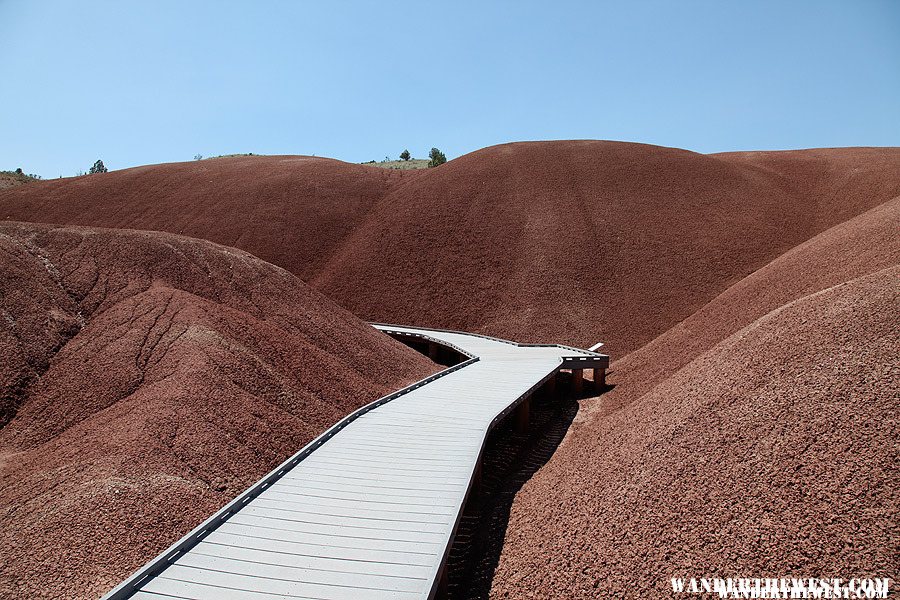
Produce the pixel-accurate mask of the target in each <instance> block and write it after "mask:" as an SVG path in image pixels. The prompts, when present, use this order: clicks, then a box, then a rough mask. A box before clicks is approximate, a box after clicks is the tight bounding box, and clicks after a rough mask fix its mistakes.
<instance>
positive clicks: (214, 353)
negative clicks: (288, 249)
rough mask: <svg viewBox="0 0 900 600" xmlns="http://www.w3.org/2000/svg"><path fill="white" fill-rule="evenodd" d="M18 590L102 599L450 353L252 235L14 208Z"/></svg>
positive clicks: (4, 251) (8, 410)
mask: <svg viewBox="0 0 900 600" xmlns="http://www.w3.org/2000/svg"><path fill="white" fill-rule="evenodd" d="M0 356H2V361H0V392H2V394H0V398H2V404H0V597H3V598H38V597H39V598H67V599H68V598H96V597H97V596H98V595H99V594H101V593H103V592H105V591H107V590H109V589H110V588H112V587H113V586H114V585H116V584H117V583H118V582H119V581H121V580H122V579H123V578H124V577H126V576H127V575H129V574H130V573H131V572H132V571H133V570H134V569H135V568H137V567H138V566H139V565H141V564H143V563H144V562H145V561H147V560H148V559H149V558H151V557H152V556H154V555H155V554H157V553H158V552H161V551H162V550H163V549H164V548H166V547H167V546H168V545H169V544H171V543H173V542H174V541H175V540H177V539H178V538H179V537H181V536H182V535H184V534H185V533H187V532H188V531H189V530H190V529H191V528H192V527H194V526H195V525H197V524H198V523H200V522H201V521H202V520H203V519H205V518H206V517H207V516H209V514H211V513H212V512H213V511H214V510H216V509H217V508H218V507H219V506H221V505H222V504H224V503H225V502H227V501H228V500H230V499H231V498H233V497H234V496H235V495H237V494H238V493H239V492H241V491H243V489H245V488H246V487H247V486H249V485H250V484H251V483H252V482H254V481H256V480H257V479H258V478H259V477H260V476H262V475H263V474H264V473H265V472H267V471H268V470H269V469H271V468H273V467H274V466H275V465H276V464H278V463H279V462H280V461H282V460H283V459H285V458H286V457H287V456H289V455H290V454H291V453H293V452H295V451H296V450H298V449H299V448H301V447H302V446H303V445H304V444H305V443H306V442H308V441H309V440H310V439H311V438H313V437H314V436H315V435H317V434H318V433H320V432H321V431H323V430H324V429H326V428H327V427H328V426H330V425H331V424H333V423H334V422H335V421H337V420H338V419H339V418H341V417H342V416H344V415H345V414H347V413H348V412H350V411H352V410H353V409H355V408H356V407H358V406H360V405H362V404H364V403H367V402H369V401H372V400H374V399H375V398H377V397H379V396H381V395H383V394H385V393H386V392H388V391H393V390H394V389H397V388H399V387H402V386H403V385H405V384H407V383H411V382H412V381H415V380H418V379H420V378H422V377H424V376H426V375H428V374H430V373H431V372H433V371H434V370H436V369H437V367H436V366H435V365H434V364H432V363H430V362H429V361H428V360H427V359H425V358H424V357H423V356H421V355H420V354H418V353H416V352H414V351H412V350H409V349H408V348H406V347H405V346H402V345H400V344H399V343H397V342H394V341H393V340H391V339H390V338H388V337H387V336H384V335H382V334H380V333H378V332H377V331H375V330H374V329H372V328H371V327H369V326H368V325H366V324H364V323H362V322H361V321H360V320H359V319H357V318H356V317H354V316H353V315H351V314H350V313H348V312H347V311H345V310H343V309H341V308H339V307H338V306H336V305H335V304H334V303H333V302H331V301H329V300H328V299H327V298H325V297H323V296H322V295H321V294H319V293H318V292H316V291H314V290H311V289H310V288H309V287H308V286H307V285H306V284H304V283H303V282H302V281H300V280H299V279H298V278H297V277H296V276H294V275H292V274H291V273H289V272H287V271H285V270H283V269H281V268H278V267H275V266H273V265H271V264H268V263H265V262H263V261H261V260H259V259H257V258H255V257H253V256H251V255H249V254H247V253H246V252H244V251H241V250H235V249H233V248H227V247H223V246H219V245H216V244H213V243H210V242H207V241H201V240H195V239H190V238H184V237H181V236H176V235H171V234H167V233H155V232H137V231H127V230H119V231H115V230H104V229H94V228H77V227H64V228H56V227H51V226H45V225H33V224H26V223H0Z"/></svg>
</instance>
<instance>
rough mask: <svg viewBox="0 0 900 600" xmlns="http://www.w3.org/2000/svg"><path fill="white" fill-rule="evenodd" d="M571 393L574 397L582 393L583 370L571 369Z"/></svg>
mask: <svg viewBox="0 0 900 600" xmlns="http://www.w3.org/2000/svg"><path fill="white" fill-rule="evenodd" d="M572 392H573V393H574V394H575V395H576V396H581V394H582V393H583V392H584V369H572Z"/></svg>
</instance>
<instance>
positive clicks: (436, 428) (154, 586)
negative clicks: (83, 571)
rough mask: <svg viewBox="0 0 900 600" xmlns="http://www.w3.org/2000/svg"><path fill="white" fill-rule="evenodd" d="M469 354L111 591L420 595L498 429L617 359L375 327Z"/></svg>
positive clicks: (270, 599) (437, 584)
mask: <svg viewBox="0 0 900 600" xmlns="http://www.w3.org/2000/svg"><path fill="white" fill-rule="evenodd" d="M374 326H375V327H376V328H378V329H380V330H381V331H383V332H385V333H387V334H389V335H392V336H394V337H396V338H398V339H401V340H405V341H407V342H409V343H411V344H416V343H419V344H423V345H426V348H428V349H429V351H430V353H431V354H432V355H433V356H435V355H437V354H439V353H440V354H442V355H443V357H446V356H448V355H451V356H456V357H458V358H457V360H458V361H461V362H457V364H455V365H453V366H451V367H449V368H447V369H445V370H443V371H441V372H439V373H436V374H435V375H432V376H430V377H427V378H426V379H423V380H421V381H419V382H417V383H415V384H413V385H411V386H408V387H406V388H403V389H402V390H398V391H397V392H394V393H392V394H389V395H387V396H385V397H383V398H380V399H379V400H376V401H375V402H372V403H371V404H368V405H366V406H364V407H362V408H360V409H359V410H357V411H355V412H354V413H352V414H350V415H348V416H347V417H345V418H344V419H342V420H341V421H339V422H338V423H336V424H335V425H334V426H332V427H331V428H330V429H328V430H327V431H326V432H324V433H323V434H322V435H320V436H319V437H317V438H316V439H315V440H313V441H312V442H310V443H309V444H308V445H307V446H305V447H304V448H303V449H301V450H300V451H299V452H297V453H296V454H295V455H294V456H292V457H290V458H289V459H288V460H287V461H285V462H284V463H282V464H281V465H280V466H278V467H277V468H276V469H275V470H273V471H272V472H271V473H269V474H268V475H266V476H265V477H263V478H262V479H261V480H260V481H259V482H257V483H256V484H254V485H253V486H251V487H250V488H249V489H248V490H247V491H246V492H244V493H243V494H241V495H240V496H238V497H237V498H235V499H234V500H232V501H231V502H230V503H228V504H227V505H226V506H225V507H223V508H222V509H221V510H220V511H218V512H217V513H216V514H214V515H213V516H211V517H210V518H209V519H207V520H206V521H205V522H204V523H202V524H201V525H200V526H198V527H197V528H195V529H194V530H193V531H192V532H191V533H189V534H188V535H187V536H185V537H184V538H182V539H181V540H180V541H178V542H177V543H175V544H174V545H172V546H171V547H170V548H169V549H168V550H166V551H165V552H163V553H162V554H160V555H159V556H158V557H156V558H155V559H153V560H152V561H150V562H149V563H147V564H146V565H145V566H144V567H142V568H141V569H139V570H138V571H137V572H136V573H135V574H134V575H132V576H131V577H129V578H128V579H127V580H126V581H124V582H122V584H120V585H119V586H118V587H116V588H115V589H114V590H112V591H111V592H109V593H108V594H107V595H106V596H105V597H104V599H105V600H122V599H124V598H135V599H141V600H162V599H165V598H184V599H192V600H200V599H208V598H216V599H222V600H230V599H236V598H242V599H244V598H246V599H259V600H274V599H276V598H277V599H284V598H291V599H296V598H310V599H317V600H351V599H357V598H367V599H372V600H380V599H389V598H390V599H400V600H415V599H426V598H434V597H436V596H439V595H440V593H441V591H442V590H441V584H442V574H443V567H444V564H445V561H446V558H447V555H448V553H449V551H450V547H451V545H452V543H453V539H454V536H455V533H456V529H457V526H458V524H459V520H460V517H461V515H462V513H463V508H464V506H465V503H466V500H467V498H468V497H469V495H470V494H471V493H472V490H473V488H474V487H475V486H477V484H478V478H479V473H480V464H481V453H482V450H483V447H484V442H485V440H486V438H487V435H488V433H489V432H490V431H491V429H493V428H494V427H495V426H496V425H497V424H498V423H499V422H501V420H503V419H504V418H506V417H508V416H510V414H511V413H513V412H514V411H515V413H516V414H517V415H518V418H519V419H520V420H521V419H523V418H524V419H527V414H528V413H527V410H528V402H529V398H530V396H531V394H532V393H533V392H534V391H535V390H537V389H538V388H539V387H540V386H542V385H544V384H545V382H548V381H552V380H555V377H556V373H557V372H558V371H559V370H560V369H572V370H573V375H575V376H576V377H575V378H574V379H575V380H576V381H577V382H579V383H580V381H581V374H582V372H583V370H584V369H595V373H597V374H602V373H603V372H604V370H605V369H606V368H607V366H608V364H609V359H608V357H606V356H605V355H602V354H598V353H596V352H591V351H587V350H579V349H576V348H570V347H567V346H559V345H533V344H532V345H529V344H516V343H513V342H508V341H506V340H500V339H498V338H492V337H487V336H482V335H477V334H468V333H463V332H455V331H445V330H436V329H422V328H414V327H399V326H393V325H382V324H375V325H374Z"/></svg>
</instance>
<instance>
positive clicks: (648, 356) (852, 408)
mask: <svg viewBox="0 0 900 600" xmlns="http://www.w3.org/2000/svg"><path fill="white" fill-rule="evenodd" d="M898 228H900V198H898V199H895V200H893V201H891V202H888V203H886V204H885V205H884V206H880V207H876V208H874V209H872V210H870V211H868V212H867V213H865V214H863V215H861V216H859V217H857V218H855V219H852V220H850V221H848V222H847V223H844V224H841V225H838V226H835V227H834V228H832V229H830V230H828V231H826V232H824V233H822V234H820V235H819V236H816V237H815V238H813V239H812V240H810V241H809V242H807V243H805V244H802V245H800V246H799V247H797V248H796V249H793V250H791V251H789V252H787V253H786V254H785V255H784V256H781V257H779V258H778V259H777V260H775V261H773V262H772V263H771V264H769V265H767V266H766V267H764V268H763V269H761V270H759V271H758V272H756V273H754V274H752V275H751V276H749V277H747V278H746V279H744V280H743V281H741V282H739V283H737V284H736V285H734V286H732V287H731V288H729V289H728V290H727V291H726V292H725V293H723V294H721V295H720V296H719V297H717V298H716V299H715V300H713V301H712V302H710V303H709V304H708V305H707V306H705V307H704V308H703V309H702V310H700V311H698V312H697V313H695V314H694V315H692V316H691V317H690V318H689V319H687V320H686V321H685V322H684V323H682V324H680V325H679V326H678V327H676V328H673V329H672V330H670V331H669V332H667V333H665V334H664V335H662V336H660V337H659V338H657V339H656V340H654V341H653V342H652V343H651V344H649V345H647V346H645V347H643V348H641V349H640V350H638V351H636V352H634V353H632V354H630V355H629V356H627V357H626V358H625V359H624V360H621V361H617V362H616V363H614V364H613V375H612V376H611V377H610V382H611V383H614V384H616V388H615V390H614V391H612V392H610V393H608V394H605V395H604V396H602V397H601V398H599V399H594V400H589V401H583V402H582V411H581V412H580V414H579V416H578V418H577V420H576V422H575V423H574V424H573V427H572V429H571V430H570V432H569V435H568V437H567V438H566V440H565V441H564V442H563V444H562V445H561V446H560V447H559V449H558V450H557V452H556V454H555V455H554V456H553V458H552V460H551V461H550V462H549V463H548V464H547V465H546V466H545V467H544V468H543V469H542V470H541V471H539V472H538V473H537V475H535V477H534V478H533V479H532V480H531V481H529V482H528V483H527V484H526V485H525V487H524V488H523V489H522V491H521V492H520V493H519V495H518V496H517V498H516V501H515V503H514V505H513V510H512V514H511V518H510V524H509V528H508V530H507V538H506V544H505V546H504V549H503V554H502V556H501V560H500V564H499V567H498V570H497V573H496V576H495V579H494V582H493V585H494V588H493V591H492V595H493V596H495V597H498V598H522V597H527V595H528V594H529V593H534V594H535V596H536V597H548V598H550V597H555V598H596V597H627V598H649V597H669V596H670V595H671V588H670V587H668V586H669V578H671V577H673V576H697V577H700V576H724V577H730V576H735V577H736V576H751V577H752V576H762V577H765V576H770V577H772V576H789V575H794V576H806V577H819V576H821V577H843V578H844V579H849V578H850V577H856V576H878V577H889V578H891V579H892V580H895V581H896V580H897V579H898V578H900V570H898V562H897V556H898V555H900V502H898V497H897V491H898V489H900V472H898V469H897V465H898V458H900V457H898V455H897V439H898V438H900V421H898V419H897V399H898V397H900V371H898V367H897V348H898V347H900V329H898V327H897V318H898V301H900V241H898V237H897V235H896V232H897V231H898Z"/></svg>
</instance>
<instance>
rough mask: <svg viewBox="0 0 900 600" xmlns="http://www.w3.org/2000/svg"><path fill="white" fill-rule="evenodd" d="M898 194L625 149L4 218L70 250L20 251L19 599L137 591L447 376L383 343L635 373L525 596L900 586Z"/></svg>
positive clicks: (15, 326) (530, 569) (2, 470)
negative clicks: (483, 346) (322, 441)
mask: <svg viewBox="0 0 900 600" xmlns="http://www.w3.org/2000/svg"><path fill="white" fill-rule="evenodd" d="M898 196H900V149H898V148H837V149H816V150H800V151H790V152H743V153H729V154H717V155H702V154H696V153H692V152H687V151H684V150H678V149H672V148H660V147H656V146H647V145H641V144H628V143H621V142H601V141H570V142H535V143H517V144H506V145H502V146H495V147H491V148H486V149H484V150H480V151H478V152H474V153H472V154H469V155H466V156H463V157H460V158H458V159H455V160H452V161H450V162H449V163H447V164H445V165H442V166H440V167H437V168H433V169H425V170H419V171H413V170H411V171H399V170H390V169H379V168H372V167H369V166H364V165H352V164H348V163H342V162H339V161H335V160H331V159H322V158H312V157H288V156H282V157H259V156H247V157H235V158H221V159H218V160H215V161H197V162H193V163H176V164H166V165H154V166H147V167H138V168H134V169H126V170H123V171H116V172H110V173H106V174H100V175H91V176H85V177H79V178H70V179H63V180H53V181H46V182H38V183H33V184H29V185H27V186H20V187H18V188H15V189H10V190H0V219H6V220H11V221H31V222H38V223H57V224H60V225H63V226H64V227H60V228H55V227H48V226H41V225H28V224H22V223H11V224H6V225H0V233H2V236H0V240H2V243H3V250H4V253H3V255H2V256H3V261H4V262H2V263H0V268H2V269H4V275H3V279H2V280H0V286H2V288H0V289H2V292H3V296H2V298H0V301H2V305H0V307H2V308H3V310H4V311H5V312H4V316H5V318H6V322H5V323H0V326H2V327H5V328H6V329H3V330H0V331H4V332H5V333H4V334H3V335H5V336H6V338H5V340H6V341H4V342H2V343H3V344H6V345H5V346H2V351H3V353H4V355H5V356H6V355H8V356H12V357H13V359H12V360H10V361H8V364H7V363H5V364H3V365H2V371H0V376H2V377H3V378H4V379H2V380H0V384H2V385H4V386H6V387H5V395H4V401H3V402H4V403H3V404H2V405H0V411H2V412H0V416H2V420H0V423H4V422H6V421H8V424H7V425H5V426H4V427H3V428H2V429H0V452H3V453H4V454H3V455H2V456H0V478H2V483H3V487H2V489H3V492H2V493H3V496H4V500H5V501H6V502H7V504H8V506H9V508H7V509H5V510H6V511H7V513H6V515H8V516H5V520H4V525H3V528H2V529H0V556H2V557H3V558H4V559H6V560H4V561H0V565H3V566H0V569H5V571H0V577H2V578H0V586H2V585H6V586H7V588H6V589H4V588H3V587H0V592H6V591H7V590H12V589H14V588H17V586H27V585H30V583H29V582H30V581H32V579H30V578H29V577H30V576H29V575H27V574H28V573H31V574H33V573H45V572H46V573H48V575H46V576H41V577H33V575H32V576H31V577H32V578H33V581H34V587H31V588H29V587H22V588H21V589H25V590H28V592H29V593H34V594H37V593H38V591H39V590H42V589H48V590H58V589H63V588H62V587H60V586H62V585H63V584H62V583H60V582H61V581H64V580H65V578H66V577H72V576H77V577H78V578H79V579H78V582H79V583H78V585H80V586H81V587H80V588H78V589H81V590H83V591H84V593H85V594H88V592H93V591H98V590H102V589H104V588H106V587H109V585H110V584H112V583H114V582H115V581H116V580H117V579H118V578H119V577H120V576H121V571H123V569H124V567H123V565H126V564H127V565H128V568H129V569H130V568H131V567H133V566H136V565H137V564H139V563H140V562H142V561H143V560H146V559H149V558H150V557H151V556H152V555H153V554H154V553H155V552H156V551H158V550H159V549H161V548H162V547H164V546H165V545H166V544H167V543H168V541H171V540H172V539H174V537H177V535H176V533H177V532H183V531H185V530H186V529H188V528H189V527H190V525H192V524H193V523H196V522H197V521H199V520H200V518H201V517H203V516H205V515H207V514H208V513H209V512H211V511H212V510H213V509H214V508H215V507H216V506H218V505H220V504H222V503H223V502H224V501H226V500H227V499H229V498H230V497H232V496H233V495H234V494H236V493H237V492H238V491H240V489H241V488H242V487H243V486H245V485H246V484H248V483H249V482H250V481H252V480H253V479H254V478H255V477H257V476H258V475H259V474H261V473H262V472H264V471H265V469H266V468H267V466H271V465H272V464H274V462H276V461H277V458H278V457H283V456H284V455H286V454H287V453H289V452H290V451H293V450H296V449H297V448H299V446H300V445H302V443H303V441H304V440H307V439H309V438H310V437H311V436H313V435H315V433H316V432H318V431H321V429H323V428H324V427H326V426H327V425H328V424H330V423H331V422H333V421H334V420H336V419H337V418H339V417H340V416H341V415H342V414H345V413H346V412H347V411H349V410H351V409H352V408H353V407H355V406H357V405H358V404H359V403H362V402H364V401H366V400H369V399H372V398H374V397H375V396H377V395H379V394H381V393H383V392H385V391H387V390H389V389H392V388H396V387H399V386H400V385H401V384H402V383H403V382H406V381H409V380H411V379H416V378H418V377H421V376H422V375H424V374H426V373H428V372H431V370H433V369H434V368H435V367H434V365H433V364H431V363H429V362H428V361H426V360H424V359H422V358H421V357H420V356H418V355H416V354H415V353H413V352H411V351H409V350H407V349H405V348H403V347H400V346H398V345H397V344H395V343H393V342H391V341H390V340H387V339H386V338H384V336H381V335H379V334H377V333H376V332H374V331H371V330H370V329H369V328H367V327H366V326H365V325H364V324H363V323H361V322H360V320H359V319H360V318H362V319H367V320H378V321H385V322H394V323H405V324H410V325H420V326H438V327H449V328H454V329H463V330H468V331H473V332H484V333H490V334H495V335H500V336H503V337H507V338H512V339H516V340H520V341H538V342H562V343H570V344H575V345H581V346H589V345H591V344H593V343H594V342H596V341H604V342H606V343H607V346H606V348H605V350H606V351H608V352H609V353H610V354H611V355H612V357H613V360H614V362H613V364H612V370H611V373H610V376H609V383H610V384H611V386H612V388H611V389H610V390H608V391H607V392H606V393H605V394H603V395H602V396H599V397H595V398H587V399H582V400H581V401H580V409H579V411H578V413H577V416H575V417H574V422H572V425H571V427H570V429H569V430H568V433H567V434H566V435H565V437H564V439H563V440H562V443H561V444H560V445H559V447H558V449H557V450H556V451H555V453H554V454H553V455H552V458H550V460H549V462H547V463H546V464H545V465H544V466H543V467H542V468H540V469H538V470H537V472H536V473H535V474H534V475H533V477H531V479H530V480H529V481H527V483H525V485H524V486H523V487H522V488H521V490H520V491H519V492H518V494H517V495H516V497H515V501H514V503H513V504H512V507H511V510H510V513H509V514H510V516H509V522H508V527H506V528H505V530H504V531H505V533H504V535H505V544H504V545H503V549H502V554H501V555H500V557H499V563H498V564H497V568H496V572H495V573H493V574H492V575H493V579H492V587H491V594H492V595H493V596H495V597H502V598H516V599H517V598H527V597H540V598H543V597H558V598H571V597H583V598H594V597H598V596H599V597H634V598H638V597H641V598H643V597H665V594H667V593H671V592H670V591H668V592H667V587H666V586H668V585H669V584H668V581H669V578H670V577H673V576H691V575H695V576H698V577H699V576H717V575H718V576H751V577H752V576H787V575H800V576H807V577H819V576H821V577H844V578H845V579H846V578H849V577H855V576H867V575H869V576H878V577H890V578H891V579H894V580H896V579H900V573H898V570H897V565H898V564H900V563H898V560H897V557H898V556H900V530H898V523H900V498H898V489H900V473H898V465H900V455H898V446H897V439H900V425H898V420H897V416H896V415H897V409H898V398H900V388H898V382H900V372H898V365H897V348H898V347H900V329H898V327H897V325H896V323H897V322H898V320H900V314H898V313H900V311H898V306H900V303H898V294H900V284H898V281H900V278H898V275H900V271H898V269H900V243H898V239H900V238H898V236H897V231H900V198H898ZM72 225H87V226H92V227H110V228H134V229H142V230H156V231H164V232H169V233H165V234H164V233H146V232H145V233H141V232H136V231H120V232H114V231H111V230H101V229H84V228H77V227H76V228H73V227H71V226H72ZM171 234H181V235H186V236H191V237H192V238H201V239H205V240H211V241H212V242H216V243H219V244H225V245H226V246H229V247H225V246H217V245H215V244H212V243H208V242H203V241H199V240H194V239H189V238H183V237H179V236H177V235H171ZM231 247H234V248H240V249H241V250H236V249H234V248H231ZM248 252H249V253H251V254H252V255H251V254H247V253H248ZM253 255H255V256H253ZM256 257H259V258H256ZM264 261H267V262H264ZM269 263H271V264H269ZM274 265H277V266H274ZM279 267H281V268H279ZM282 268H283V269H285V270H286V271H285V270H282ZM301 280H303V281H305V282H306V283H307V284H308V285H307V284H304V283H303V281H301ZM311 288H314V289H315V290H317V291H313V289H311ZM325 296H327V297H329V298H330V299H331V300H333V301H334V303H332V302H331V300H329V299H328V298H326V297H325ZM335 303H336V304H339V305H341V306H343V307H344V308H345V309H348V310H349V311H351V312H352V313H353V314H351V312H348V311H347V310H344V309H342V308H338V306H336V305H335ZM354 315H355V316H354ZM573 412H574V410H573ZM566 424H568V423H566ZM110 431H112V432H114V435H110V433H109V432H110ZM560 437H562V435H561V434H560ZM147 474H149V475H150V476H146V475H147ZM10 482H13V483H10ZM60 482H62V483H60ZM57 486H62V487H60V488H58V489H59V491H60V492H62V493H58V492H57V491H56V490H57ZM69 498H72V499H73V500H72V501H71V502H70V501H69V500H68V499H69ZM186 499H187V500H186ZM172 506H175V507H180V506H188V510H187V511H186V512H185V513H182V512H180V511H178V510H173V511H167V510H166V507H172ZM47 507H51V508H49V509H48V508H47ZM88 513H90V514H92V515H99V516H98V517H97V518H93V516H92V517H91V518H90V519H88V518H86V517H85V516H84V515H85V514H88ZM123 515H124V516H123ZM97 527H105V528H108V530H106V529H104V530H103V531H98V530H97V529H96V528H97ZM85 532H87V533H85ZM113 535H116V536H124V538H122V539H124V540H125V541H126V543H127V549H126V550H125V553H124V555H123V556H119V555H120V554H121V548H113V547H111V546H110V545H109V544H104V543H103V542H104V540H108V539H112V538H111V536H113ZM22 540H26V542H25V543H26V544H30V546H28V547H29V548H31V547H33V548H34V551H33V554H34V556H35V558H33V559H32V558H26V557H25V555H21V556H22V558H20V553H19V550H17V548H18V545H20V544H22V543H23V542H22ZM36 540H37V541H36ZM44 540H45V541H44ZM148 540H153V541H148ZM60 548H65V549H66V556H65V557H64V559H63V560H61V561H60V560H59V559H58V552H59V549H60ZM9 556H12V557H15V560H9V559H7V557H9ZM29 556H30V555H29ZM54 561H58V564H55V563H54ZM94 563H96V565H97V566H96V568H94V567H93V566H92V565H93V564H94ZM7 565H10V566H7ZM80 568H84V569H85V570H84V571H83V572H80V571H77V569H80ZM92 569H94V570H92ZM124 570H128V569H124ZM23 573H25V574H24V575H23ZM489 575H490V574H489ZM53 578H56V579H53ZM54 581H55V582H56V583H54ZM54 586H56V587H54ZM8 593H9V594H12V592H8ZM18 597H28V596H24V595H23V596H18Z"/></svg>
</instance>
